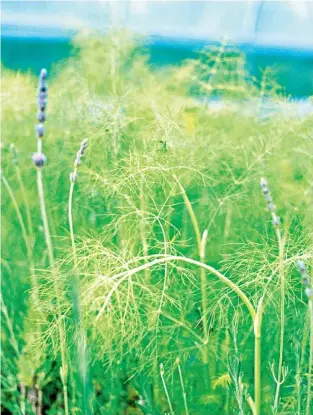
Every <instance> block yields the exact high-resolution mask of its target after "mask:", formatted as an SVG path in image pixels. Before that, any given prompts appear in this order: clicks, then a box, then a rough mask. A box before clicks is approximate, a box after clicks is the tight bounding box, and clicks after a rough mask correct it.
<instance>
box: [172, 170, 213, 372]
mask: <svg viewBox="0 0 313 415" xmlns="http://www.w3.org/2000/svg"><path fill="white" fill-rule="evenodd" d="M173 177H174V179H175V180H176V181H177V184H178V186H179V188H180V190H181V192H182V196H183V199H184V202H185V205H186V208H187V211H188V213H189V216H190V219H191V223H192V226H193V229H194V232H195V235H196V240H197V247H198V255H199V259H200V262H204V261H205V246H206V241H207V235H208V234H207V231H204V233H203V236H202V237H201V231H200V226H199V223H198V220H197V217H196V215H195V212H194V210H193V207H192V204H191V203H190V200H189V198H188V196H187V193H186V191H185V189H184V187H183V186H182V185H181V183H180V182H179V180H178V178H177V177H176V176H175V175H173ZM200 285H201V309H202V324H203V334H204V339H205V341H206V342H207V341H208V338H209V328H208V320H207V309H208V304H207V279H206V275H205V270H204V269H203V268H201V270H200ZM202 359H203V363H204V364H208V360H209V358H208V351H207V348H206V349H205V351H204V353H203V358H202Z"/></svg>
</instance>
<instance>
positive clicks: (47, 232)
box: [37, 140, 69, 415]
mask: <svg viewBox="0 0 313 415" xmlns="http://www.w3.org/2000/svg"><path fill="white" fill-rule="evenodd" d="M38 141H40V140H38ZM37 187H38V195H39V202H40V211H41V217H42V222H43V228H44V234H45V240H46V245H47V250H48V257H49V262H50V266H51V268H52V271H53V278H54V291H55V297H56V305H57V307H56V308H57V314H58V319H59V320H58V330H59V336H60V350H61V361H62V368H61V369H62V370H61V379H62V384H63V398H64V411H65V415H69V406H68V392H67V371H68V367H67V364H66V352H65V347H66V346H65V330H64V327H63V316H62V312H61V304H60V298H61V289H60V287H59V283H58V276H57V273H56V269H55V262H54V254H53V247H52V242H51V236H50V230H49V223H48V218H47V211H46V204H45V196H44V189H43V180H42V171H41V168H37Z"/></svg>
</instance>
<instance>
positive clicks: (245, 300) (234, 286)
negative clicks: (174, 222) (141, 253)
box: [96, 255, 256, 322]
mask: <svg viewBox="0 0 313 415" xmlns="http://www.w3.org/2000/svg"><path fill="white" fill-rule="evenodd" d="M171 261H172V262H173V261H182V262H185V263H187V264H190V265H196V266H198V267H202V268H204V269H205V270H206V271H208V272H210V273H211V274H213V275H215V276H216V277H217V278H218V279H219V280H220V281H222V282H223V283H224V284H225V285H226V286H227V287H229V288H230V289H231V290H232V291H234V292H235V293H236V294H237V295H238V297H239V298H240V299H241V300H242V302H243V303H244V304H245V306H246V307H247V309H248V310H249V313H250V315H251V318H252V321H253V322H254V318H255V316H256V312H255V309H254V307H253V305H252V304H251V302H250V300H249V299H248V297H247V296H246V295H245V293H244V292H243V291H242V290H241V289H240V288H239V287H238V285H237V284H235V283H234V282H233V281H231V280H230V279H229V278H227V277H225V275H223V274H222V273H220V272H219V271H217V270H216V269H215V268H213V267H211V266H210V265H207V264H203V263H202V262H199V261H196V260H194V259H192V258H188V257H183V256H175V255H167V256H165V257H162V258H157V259H155V260H153V261H151V262H148V263H146V264H143V265H140V266H138V267H136V268H133V269H129V270H127V271H123V272H120V273H118V274H115V275H114V276H112V277H111V281H114V280H117V281H116V283H115V284H114V285H113V287H112V289H111V290H110V292H109V294H108V296H107V298H106V300H105V302H104V304H103V306H102V307H101V310H100V311H99V313H98V315H97V317H96V320H98V319H99V318H100V317H101V315H102V314H103V312H104V310H105V308H106V306H107V305H108V303H109V301H110V298H111V296H112V295H113V294H114V292H115V291H116V290H117V288H118V286H119V285H120V284H121V283H122V282H123V281H125V280H126V279H127V278H129V277H130V276H131V275H134V274H137V273H138V272H140V271H144V270H145V269H146V268H151V267H152V266H154V265H157V264H164V263H166V262H171ZM100 277H101V276H100Z"/></svg>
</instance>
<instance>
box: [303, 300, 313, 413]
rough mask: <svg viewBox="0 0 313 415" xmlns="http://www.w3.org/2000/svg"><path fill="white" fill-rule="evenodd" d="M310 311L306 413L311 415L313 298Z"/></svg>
mask: <svg viewBox="0 0 313 415" xmlns="http://www.w3.org/2000/svg"><path fill="white" fill-rule="evenodd" d="M309 311H310V323H311V324H310V354H309V371H308V394H307V401H306V411H305V414H306V415H310V414H311V413H312V412H311V411H310V409H311V399H312V384H311V383H312V368H313V300H312V298H310V299H309Z"/></svg>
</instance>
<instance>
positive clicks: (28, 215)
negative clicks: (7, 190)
mask: <svg viewBox="0 0 313 415" xmlns="http://www.w3.org/2000/svg"><path fill="white" fill-rule="evenodd" d="M10 148H11V151H12V157H13V164H14V169H15V174H16V177H17V181H18V184H19V187H20V189H21V193H22V198H23V202H24V207H25V212H26V220H27V228H28V235H29V238H30V244H31V247H33V244H34V241H35V237H34V232H33V229H34V228H33V221H32V217H31V213H30V209H29V202H28V197H27V194H26V191H25V186H24V182H23V179H22V175H21V170H20V167H19V163H18V158H17V152H16V149H15V146H14V144H11V146H10Z"/></svg>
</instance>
